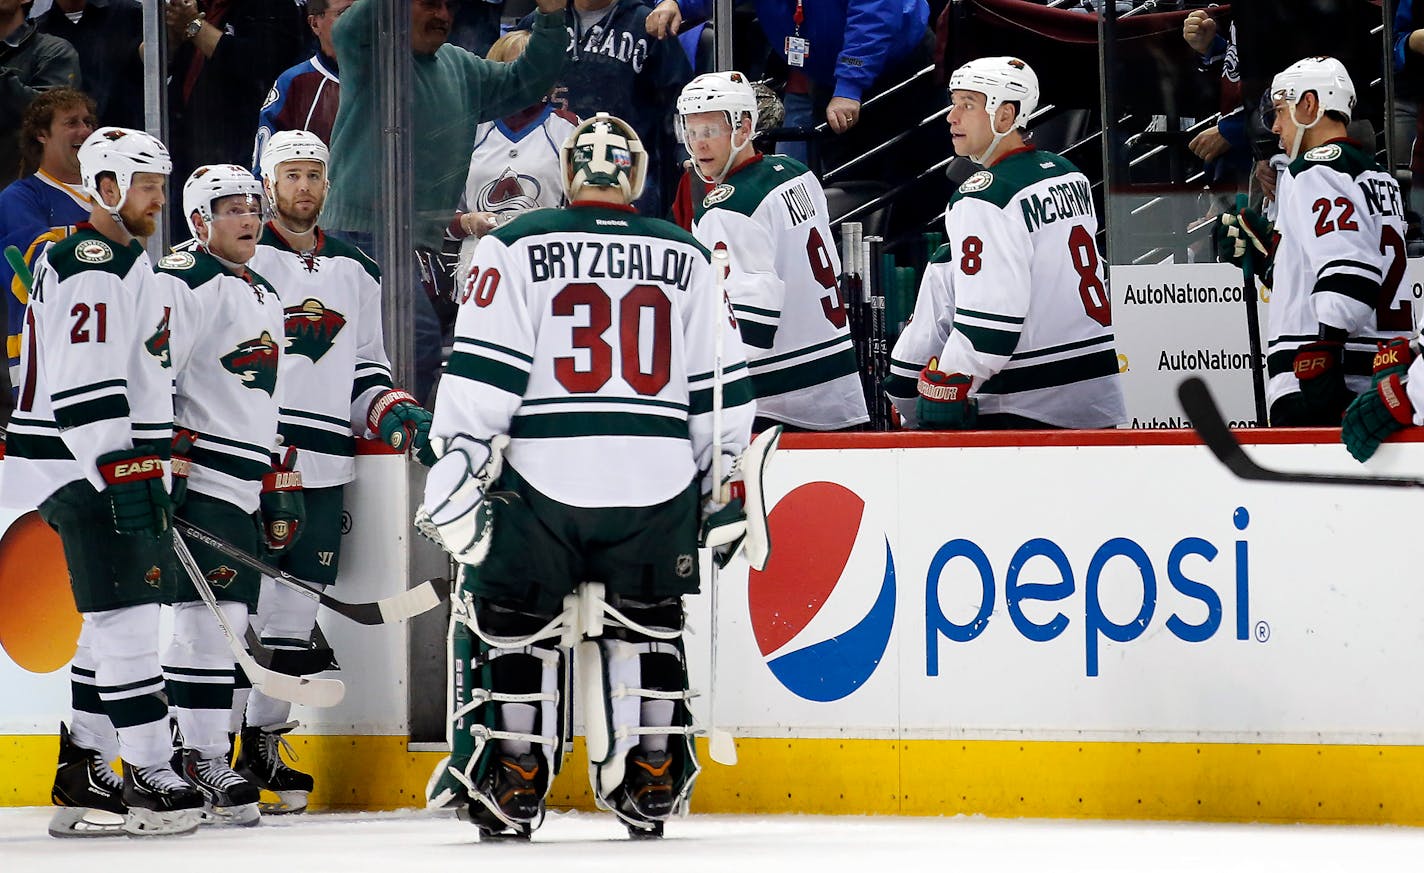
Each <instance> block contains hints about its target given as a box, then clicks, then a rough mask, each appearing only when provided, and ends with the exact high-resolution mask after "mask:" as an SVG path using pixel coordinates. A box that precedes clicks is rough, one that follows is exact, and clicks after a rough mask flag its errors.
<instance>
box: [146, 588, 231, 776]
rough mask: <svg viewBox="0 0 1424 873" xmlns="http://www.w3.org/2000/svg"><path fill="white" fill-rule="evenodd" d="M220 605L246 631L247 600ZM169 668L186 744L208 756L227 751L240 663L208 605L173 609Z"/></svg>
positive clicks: (165, 661) (167, 658)
mask: <svg viewBox="0 0 1424 873" xmlns="http://www.w3.org/2000/svg"><path fill="white" fill-rule="evenodd" d="M218 607H219V608H220V609H222V611H223V616H224V617H225V618H226V619H227V621H228V624H229V625H231V626H232V629H233V632H234V633H236V634H238V635H241V634H242V633H243V632H245V631H246V629H247V606H246V605H245V604H242V603H231V602H220V603H219V604H218ZM163 670H164V675H165V676H166V677H167V679H168V694H169V700H170V702H171V703H172V705H173V710H174V714H175V715H176V716H177V718H178V729H179V731H181V732H182V734H183V745H184V747H185V748H189V749H196V750H197V751H198V753H199V754H200V755H202V756H203V757H204V758H211V757H214V756H216V755H225V754H227V751H228V739H227V732H228V727H229V725H230V723H231V720H232V688H233V675H234V672H235V662H234V659H233V655H232V650H231V649H229V648H228V644H227V639H226V638H225V637H224V635H223V632H222V628H220V627H219V626H218V622H217V619H216V618H214V617H213V614H212V613H211V612H210V611H209V610H208V607H207V605H206V604H203V603H180V604H177V605H175V606H174V607H173V642H172V644H171V645H169V647H168V650H167V651H166V652H165V653H164V656H163Z"/></svg>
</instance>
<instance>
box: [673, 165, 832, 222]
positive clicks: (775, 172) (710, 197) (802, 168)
mask: <svg viewBox="0 0 1424 873" xmlns="http://www.w3.org/2000/svg"><path fill="white" fill-rule="evenodd" d="M808 172H810V171H809V170H807V169H806V165H805V164H803V163H801V162H800V161H798V160H796V159H794V158H789V157H787V156H786V155H763V156H762V158H761V160H759V161H757V162H756V163H754V164H751V165H750V166H746V167H743V168H742V169H740V170H738V171H737V172H735V173H733V174H731V175H730V176H728V177H727V179H726V181H724V182H722V183H721V184H719V185H716V186H714V187H713V188H712V190H711V191H708V192H707V193H706V194H704V195H703V197H702V199H701V200H700V201H698V202H697V203H696V204H695V206H696V208H695V210H694V211H695V212H696V213H697V214H698V216H699V217H700V216H701V214H702V213H704V212H706V211H707V210H709V209H724V210H726V211H728V212H740V213H742V214H743V215H751V214H753V213H754V212H756V211H757V209H758V208H759V207H760V206H761V204H762V202H763V201H765V200H766V198H767V196H768V195H769V194H771V192H772V191H775V190H776V189H777V188H779V187H780V186H782V185H784V184H786V183H787V182H789V181H791V180H792V179H795V178H797V177H798V176H802V175H805V174H806V173H808Z"/></svg>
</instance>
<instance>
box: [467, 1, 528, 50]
mask: <svg viewBox="0 0 1424 873" xmlns="http://www.w3.org/2000/svg"><path fill="white" fill-rule="evenodd" d="M531 5H532V4H531ZM526 8H527V7H526ZM453 12H454V18H455V20H454V21H453V22H452V23H451V25H450V43H451V44H452V45H457V46H459V47H460V48H462V49H464V50H465V51H467V52H471V53H472V54H477V55H480V56H481V57H487V56H488V53H489V50H490V48H491V47H493V46H494V43H495V41H496V40H498V39H499V36H500V18H501V15H502V13H503V12H504V0H464V2H463V3H461V4H460V5H459V6H456V7H455V9H454V10H453Z"/></svg>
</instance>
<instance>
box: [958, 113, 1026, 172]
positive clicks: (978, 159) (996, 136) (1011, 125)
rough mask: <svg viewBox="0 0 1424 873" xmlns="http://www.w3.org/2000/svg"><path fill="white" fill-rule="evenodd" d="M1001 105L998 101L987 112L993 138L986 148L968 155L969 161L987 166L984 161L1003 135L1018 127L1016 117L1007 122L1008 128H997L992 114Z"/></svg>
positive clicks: (996, 146)
mask: <svg viewBox="0 0 1424 873" xmlns="http://www.w3.org/2000/svg"><path fill="white" fill-rule="evenodd" d="M1003 105H1004V103H1002V102H1001V103H999V105H998V106H995V107H994V111H993V112H991V113H989V130H991V131H993V133H994V138H993V139H991V140H989V145H988V147H987V148H985V149H984V151H982V152H980V153H979V154H977V155H970V156H969V159H970V160H971V161H973V162H974V163H976V164H979V165H980V166H987V164H985V163H984V162H985V161H987V160H988V159H989V156H990V155H992V154H993V153H994V150H995V149H997V148H998V147H999V143H1000V141H1002V140H1003V138H1004V137H1006V136H1008V135H1009V134H1011V133H1013V132H1014V130H1016V129H1017V128H1018V120H1017V119H1015V120H1014V121H1011V122H1009V129H1008V130H1004V131H1001V130H999V129H998V127H997V126H996V125H995V123H994V116H995V115H997V114H998V113H999V106H1003Z"/></svg>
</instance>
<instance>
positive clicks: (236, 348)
mask: <svg viewBox="0 0 1424 873" xmlns="http://www.w3.org/2000/svg"><path fill="white" fill-rule="evenodd" d="M158 276H159V278H160V279H161V280H163V281H165V282H166V283H167V285H168V287H170V288H171V289H172V291H171V293H172V296H173V365H174V367H175V368H176V370H177V392H176V397H175V399H174V404H173V407H174V408H173V421H174V425H175V426H176V427H179V428H184V429H186V430H190V431H192V432H193V433H195V434H197V437H198V438H197V442H196V443H195V444H194V445H193V448H192V449H191V450H190V451H189V453H188V457H189V458H190V459H191V460H192V462H193V463H192V468H191V472H190V473H189V475H188V489H189V490H190V491H192V492H194V493H196V494H206V495H207V496H209V497H214V498H217V499H219V500H225V501H227V502H228V503H231V504H232V505H234V506H236V507H237V508H239V509H241V510H242V511H243V512H255V511H256V510H257V505H258V497H259V495H260V494H261V492H262V477H263V476H265V475H266V474H267V473H268V471H270V470H271V468H272V457H273V454H274V453H275V452H276V450H277V442H278V438H277V409H278V405H279V403H280V400H281V397H280V394H279V391H278V385H279V382H278V379H277V368H278V363H279V359H280V357H281V353H282V343H283V324H282V303H281V300H280V299H279V298H278V297H277V292H276V291H274V290H273V288H272V285H271V284H270V283H269V282H267V280H266V279H263V278H262V277H261V276H259V275H257V274H256V273H254V272H253V271H251V270H249V269H243V270H242V272H241V274H240V275H239V274H236V273H233V272H231V271H229V270H228V269H227V267H225V266H224V265H223V264H222V262H221V261H219V260H218V259H217V258H215V257H213V256H212V255H210V254H208V253H207V252H205V251H203V250H201V249H196V248H195V249H192V250H188V251H176V252H174V253H172V254H170V255H166V256H164V257H162V258H160V259H159V261H158Z"/></svg>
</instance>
